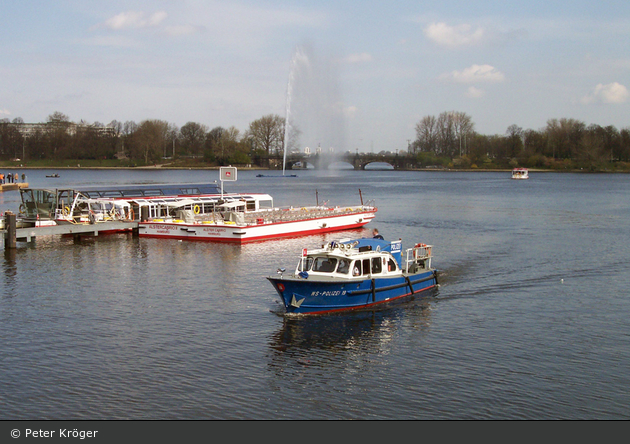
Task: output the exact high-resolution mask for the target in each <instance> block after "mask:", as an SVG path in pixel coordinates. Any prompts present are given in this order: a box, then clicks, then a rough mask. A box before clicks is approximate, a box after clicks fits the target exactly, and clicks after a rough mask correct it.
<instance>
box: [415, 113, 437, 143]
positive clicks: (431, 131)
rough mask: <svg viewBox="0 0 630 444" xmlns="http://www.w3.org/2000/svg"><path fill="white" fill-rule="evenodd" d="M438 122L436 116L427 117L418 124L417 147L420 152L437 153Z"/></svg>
mask: <svg viewBox="0 0 630 444" xmlns="http://www.w3.org/2000/svg"><path fill="white" fill-rule="evenodd" d="M437 138H438V134H437V122H436V119H435V116H425V117H423V118H422V120H421V121H420V122H418V123H417V124H416V142H415V145H416V146H417V147H418V148H420V151H425V152H435V151H437Z"/></svg>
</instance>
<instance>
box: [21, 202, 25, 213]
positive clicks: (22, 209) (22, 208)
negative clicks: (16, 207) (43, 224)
mask: <svg viewBox="0 0 630 444" xmlns="http://www.w3.org/2000/svg"><path fill="white" fill-rule="evenodd" d="M25 209H26V208H24V204H20V213H22V214H24V210H25Z"/></svg>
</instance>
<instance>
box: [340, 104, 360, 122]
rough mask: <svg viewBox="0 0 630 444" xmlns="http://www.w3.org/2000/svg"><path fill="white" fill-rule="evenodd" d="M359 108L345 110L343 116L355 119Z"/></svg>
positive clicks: (348, 107)
mask: <svg viewBox="0 0 630 444" xmlns="http://www.w3.org/2000/svg"><path fill="white" fill-rule="evenodd" d="M357 111H358V108H357V107H356V106H353V105H350V106H347V107H345V108H344V109H343V115H344V116H346V117H347V118H349V119H353V118H354V116H356V114H357Z"/></svg>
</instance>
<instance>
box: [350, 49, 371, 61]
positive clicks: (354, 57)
mask: <svg viewBox="0 0 630 444" xmlns="http://www.w3.org/2000/svg"><path fill="white" fill-rule="evenodd" d="M371 61H372V54H369V53H367V52H362V53H360V54H350V55H349V56H348V57H346V62H348V63H364V62H371Z"/></svg>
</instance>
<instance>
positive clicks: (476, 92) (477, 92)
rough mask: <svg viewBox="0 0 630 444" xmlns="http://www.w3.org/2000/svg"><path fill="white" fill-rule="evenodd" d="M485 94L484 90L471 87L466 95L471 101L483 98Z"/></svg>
mask: <svg viewBox="0 0 630 444" xmlns="http://www.w3.org/2000/svg"><path fill="white" fill-rule="evenodd" d="M485 93H486V92H485V91H484V90H483V89H479V88H476V87H474V86H471V87H469V88H468V90H467V91H466V93H465V94H464V95H465V96H466V97H468V98H469V99H478V98H480V97H483V96H484V94H485Z"/></svg>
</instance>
